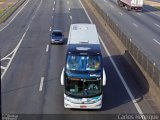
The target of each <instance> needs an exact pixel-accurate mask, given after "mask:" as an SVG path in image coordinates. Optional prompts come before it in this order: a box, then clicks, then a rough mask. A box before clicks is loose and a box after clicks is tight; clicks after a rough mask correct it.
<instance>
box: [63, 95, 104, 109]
mask: <svg viewBox="0 0 160 120" xmlns="http://www.w3.org/2000/svg"><path fill="white" fill-rule="evenodd" d="M100 97H101V99H100V100H98V101H97V102H93V103H80V104H79V103H73V102H71V101H69V100H66V99H64V107H65V108H75V109H101V108H102V96H100Z"/></svg>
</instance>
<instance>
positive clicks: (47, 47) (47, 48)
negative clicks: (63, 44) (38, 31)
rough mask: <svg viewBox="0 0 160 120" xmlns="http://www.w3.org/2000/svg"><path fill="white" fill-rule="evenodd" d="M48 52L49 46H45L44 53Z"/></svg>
mask: <svg viewBox="0 0 160 120" xmlns="http://www.w3.org/2000/svg"><path fill="white" fill-rule="evenodd" d="M48 50H49V45H48V44H47V46H46V52H48Z"/></svg>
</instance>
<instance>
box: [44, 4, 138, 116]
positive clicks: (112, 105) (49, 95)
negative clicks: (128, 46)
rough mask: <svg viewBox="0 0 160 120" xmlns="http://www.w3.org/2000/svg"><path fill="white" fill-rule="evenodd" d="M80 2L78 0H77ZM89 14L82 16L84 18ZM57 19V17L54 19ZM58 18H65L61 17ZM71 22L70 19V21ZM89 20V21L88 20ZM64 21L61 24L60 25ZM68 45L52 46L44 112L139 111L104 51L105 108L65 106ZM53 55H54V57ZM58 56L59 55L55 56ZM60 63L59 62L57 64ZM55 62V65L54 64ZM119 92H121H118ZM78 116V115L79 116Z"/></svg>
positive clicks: (99, 112)
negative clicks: (62, 80)
mask: <svg viewBox="0 0 160 120" xmlns="http://www.w3.org/2000/svg"><path fill="white" fill-rule="evenodd" d="M76 2H78V1H76ZM84 17H86V19H87V16H86V15H85V16H81V18H84ZM73 19H75V22H76V21H80V20H79V18H78V17H76V18H73ZM54 20H55V19H54ZM58 20H64V19H61V18H59V19H58ZM68 22H69V21H68ZM86 22H87V21H86ZM62 23H64V21H62V22H61V24H59V25H60V26H61V25H62V26H63V24H62ZM62 47H64V48H63V49H66V46H52V48H51V53H50V56H51V57H49V58H50V59H49V60H50V62H48V63H49V64H50V65H49V66H50V67H49V74H48V76H49V77H48V81H50V82H47V84H46V85H45V91H46V92H45V95H46V96H45V100H46V101H45V104H46V105H45V107H44V108H45V109H44V113H47V114H60V113H61V114H88V116H89V117H91V116H92V115H89V114H106V113H112V114H113V113H126V111H127V110H126V109H128V108H129V109H130V111H129V113H137V111H136V109H135V107H134V105H133V103H132V102H131V100H130V98H129V96H128V94H127V92H126V90H125V88H124V86H123V85H122V83H121V81H120V80H119V77H118V76H117V74H116V73H115V70H114V69H113V66H112V65H111V62H110V61H109V59H108V56H107V55H106V53H105V52H104V49H103V50H102V51H103V54H104V66H105V69H106V71H107V86H106V87H105V88H104V98H103V108H102V109H101V110H96V111H94V110H89V111H88V110H84V111H82V110H70V109H65V108H64V97H63V94H64V93H63V88H64V86H61V85H60V75H61V72H62V68H63V67H64V62H65V50H63V49H62ZM52 56H53V57H52ZM54 56H57V57H54ZM57 63H58V64H57ZM52 64H53V65H52ZM117 92H119V93H118V94H117ZM77 117H78V116H77Z"/></svg>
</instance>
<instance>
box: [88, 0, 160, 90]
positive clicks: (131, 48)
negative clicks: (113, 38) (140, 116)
mask: <svg viewBox="0 0 160 120" xmlns="http://www.w3.org/2000/svg"><path fill="white" fill-rule="evenodd" d="M90 2H91V4H92V5H93V6H94V7H95V9H96V10H97V11H98V13H99V14H100V15H101V16H102V18H103V19H104V20H105V21H106V23H107V24H108V25H109V26H110V27H111V29H112V30H113V32H114V33H115V34H116V35H117V36H118V37H119V39H120V40H121V42H122V43H123V45H124V46H125V47H126V48H127V50H128V52H129V53H130V55H131V56H132V57H133V59H134V60H135V61H136V62H137V63H138V64H139V65H140V66H141V68H142V69H143V70H144V71H145V74H146V75H148V76H149V77H150V78H151V80H152V81H154V83H155V84H156V85H157V86H158V88H159V89H160V69H159V68H158V66H157V65H156V64H155V63H154V62H153V61H152V60H150V59H149V58H148V57H147V56H146V55H145V54H144V53H143V52H142V50H140V49H139V48H138V47H137V46H136V45H135V43H133V42H132V40H131V39H129V38H128V37H127V36H126V35H125V34H124V32H122V30H121V29H120V27H119V26H118V25H117V24H116V23H115V22H113V20H112V19H111V18H110V17H109V16H108V15H107V13H105V12H104V11H103V10H102V9H101V8H100V7H99V6H98V5H97V3H95V1H94V0H90ZM152 81H151V82H152Z"/></svg>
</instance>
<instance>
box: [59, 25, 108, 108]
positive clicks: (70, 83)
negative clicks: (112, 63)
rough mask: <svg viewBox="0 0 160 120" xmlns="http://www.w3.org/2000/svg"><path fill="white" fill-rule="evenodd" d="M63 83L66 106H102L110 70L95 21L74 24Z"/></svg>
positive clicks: (71, 27) (71, 30)
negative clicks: (103, 59)
mask: <svg viewBox="0 0 160 120" xmlns="http://www.w3.org/2000/svg"><path fill="white" fill-rule="evenodd" d="M61 85H64V107H65V108H77V109H101V107H102V96H103V94H102V93H103V92H102V90H103V86H105V85H106V74H105V71H104V68H103V64H102V55H101V48H100V41H99V37H98V33H97V30H96V26H95V25H94V24H82V23H80V24H71V26H70V32H69V37H68V43H67V53H66V62H65V67H64V68H63V70H62V74H61Z"/></svg>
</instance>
